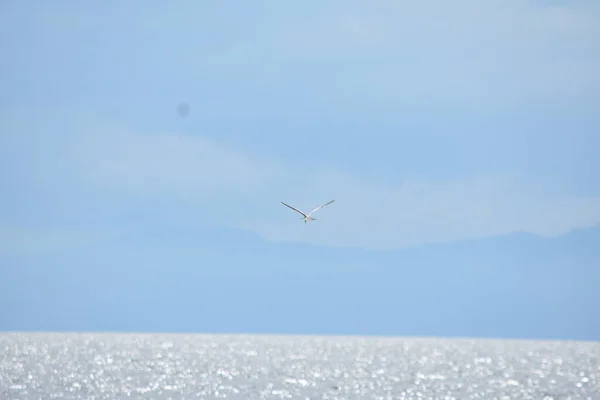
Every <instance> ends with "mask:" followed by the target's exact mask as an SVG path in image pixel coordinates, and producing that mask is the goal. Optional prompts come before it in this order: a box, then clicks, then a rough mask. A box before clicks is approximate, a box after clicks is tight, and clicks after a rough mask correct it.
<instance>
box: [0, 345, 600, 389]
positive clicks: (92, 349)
mask: <svg viewBox="0 0 600 400" xmlns="http://www.w3.org/2000/svg"><path fill="white" fill-rule="evenodd" d="M0 399H2V400H13V399H14V400H17V399H65V400H66V399H89V400H92V399H156V400H162V399H248V400H249V399H441V400H449V399H457V400H463V399H464V400H466V399H486V400H493V399H502V400H508V399H536V400H550V399H557V400H558V399H560V400H567V399H594V400H596V399H599V400H600V343H598V342H542V341H508V340H505V341H501V340H466V339H460V340H459V339H418V338H378V337H323V336H321V337H319V336H314V337H312V336H258V335H257V336H253V335H187V334H173V335H168V334H87V333H84V334H56V333H0Z"/></svg>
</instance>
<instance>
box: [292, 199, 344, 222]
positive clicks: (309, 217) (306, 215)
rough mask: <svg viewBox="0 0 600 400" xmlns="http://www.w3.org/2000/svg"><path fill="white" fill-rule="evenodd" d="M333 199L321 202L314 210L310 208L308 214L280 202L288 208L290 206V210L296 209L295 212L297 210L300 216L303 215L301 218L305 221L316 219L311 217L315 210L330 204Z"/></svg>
mask: <svg viewBox="0 0 600 400" xmlns="http://www.w3.org/2000/svg"><path fill="white" fill-rule="evenodd" d="M334 201H335V200H331V201H329V202H327V203H325V204H323V205H322V206H319V207H317V208H315V209H314V210H312V211H311V212H310V214H304V213H303V212H302V211H300V210H298V209H297V208H295V207H292V206H290V205H289V204H285V203H284V202H283V201H282V202H281V204H283V205H284V206H286V207H289V208H291V209H292V210H294V211H296V212H298V213H300V214H302V217H304V218H302V219H303V220H304V223H307V222H308V221H316V220H317V219H316V218H313V217H312V215H313V214H314V213H315V212H317V211H319V210H320V209H321V208H323V207H325V206H328V205H330V204H331V203H333V202H334Z"/></svg>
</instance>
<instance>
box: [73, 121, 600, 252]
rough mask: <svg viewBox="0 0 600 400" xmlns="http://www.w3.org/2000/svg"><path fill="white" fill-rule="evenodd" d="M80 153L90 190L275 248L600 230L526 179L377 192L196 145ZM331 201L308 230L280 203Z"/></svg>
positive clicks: (171, 141)
mask: <svg viewBox="0 0 600 400" xmlns="http://www.w3.org/2000/svg"><path fill="white" fill-rule="evenodd" d="M77 143H78V145H77V147H74V148H73V150H74V154H75V153H76V154H78V155H79V156H78V157H77V159H78V160H79V161H78V162H79V163H80V164H78V165H77V167H76V169H77V170H78V171H80V173H81V174H83V175H82V176H85V177H86V179H87V180H89V181H90V182H92V183H94V184H96V185H100V186H101V187H102V188H104V189H110V190H111V192H113V193H118V196H121V197H123V198H126V197H127V196H135V197H136V198H141V199H142V201H144V202H150V203H152V202H153V201H155V200H157V199H161V201H163V200H167V201H172V202H173V203H172V204H177V201H180V200H185V201H186V204H188V206H189V208H188V209H186V212H188V213H191V214H188V215H187V217H186V218H189V219H191V220H196V221H198V223H203V221H204V222H206V220H210V221H211V222H213V223H216V224H219V225H226V226H230V227H238V228H244V229H249V230H252V231H255V232H257V233H259V234H260V235H262V236H263V237H264V238H266V239H268V240H273V241H286V240H293V241H304V242H311V243H320V244H326V245H336V246H359V247H367V248H398V247H405V246H411V245H417V244H420V243H426V242H443V241H453V240H461V239H469V238H477V237H483V236H488V235H497V234H505V233H510V232H514V231H527V232H532V233H537V234H540V235H556V234H560V233H564V232H567V231H569V230H571V229H574V228H577V227H581V226H586V225H589V224H593V223H598V222H600V198H594V197H573V196H570V195H568V194H566V193H563V192H561V191H560V188H559V187H556V186H553V185H550V184H548V183H546V182H533V181H531V180H528V179H525V178H523V177H515V176H508V175H481V176H472V177H471V178H466V179H462V180H458V181H449V182H442V183H430V182H426V181H422V180H415V179H411V178H409V177H407V178H406V180H405V181H404V182H401V183H398V182H396V183H395V182H382V181H380V182H372V181H369V180H366V179H359V178H356V177H353V176H349V175H348V174H346V173H344V172H340V171H337V170H336V169H335V168H328V167H318V168H313V169H309V170H305V169H302V168H300V166H294V165H289V164H286V163H282V162H281V161H275V160H265V159H262V158H259V157H257V156H251V155H248V154H244V153H243V152H241V151H239V150H236V149H232V148H230V147H229V146H227V145H225V144H223V143H218V142H215V141H212V140H209V139H207V138H203V137H196V136H195V137H192V136H182V135H175V134H165V135H160V134H159V135H143V134H135V133H131V132H128V131H113V132H112V133H110V134H103V135H99V134H97V135H94V136H93V140H91V141H89V138H88V139H86V140H83V141H82V140H79V141H77ZM81 162H83V163H81ZM115 191H116V192H115ZM330 199H336V203H335V204H334V205H333V206H331V207H328V208H327V209H325V210H323V211H321V212H320V213H319V215H316V217H317V218H318V221H317V222H315V223H312V224H310V225H307V226H305V225H304V223H302V221H301V220H300V219H299V216H298V215H295V214H294V213H293V212H291V211H290V210H289V209H287V208H285V207H283V206H282V205H281V204H280V203H279V201H286V202H289V203H292V204H294V205H296V206H298V207H300V208H301V209H307V210H308V209H312V207H315V206H317V205H319V204H321V203H323V202H325V201H327V200H330Z"/></svg>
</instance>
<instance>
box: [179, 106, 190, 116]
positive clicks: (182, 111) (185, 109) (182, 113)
mask: <svg viewBox="0 0 600 400" xmlns="http://www.w3.org/2000/svg"><path fill="white" fill-rule="evenodd" d="M189 113H190V106H188V104H187V103H180V104H179V105H178V106H177V114H179V116H180V117H187V116H188V114H189Z"/></svg>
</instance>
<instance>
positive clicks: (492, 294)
mask: <svg viewBox="0 0 600 400" xmlns="http://www.w3.org/2000/svg"><path fill="white" fill-rule="evenodd" d="M142 234H143V235H142ZM599 238H600V226H596V227H593V228H588V229H582V230H578V231H575V232H572V233H569V234H567V235H563V236H560V237H557V238H549V239H547V238H541V237H537V236H535V235H529V234H521V233H518V234H514V235H506V236H501V237H492V238H486V239H481V240H473V241H466V242H457V243H446V244H432V245H426V246H421V247H416V248H412V249H407V250H401V251H385V252H376V251H367V250H362V249H343V248H329V247H319V246H313V245H305V244H298V243H269V242H265V241H263V240H261V239H260V238H259V237H258V236H257V235H255V234H253V233H250V232H244V231H236V230H199V229H194V228H192V227H187V228H183V229H180V230H178V229H177V228H176V226H172V225H171V226H169V225H168V224H165V225H162V226H160V229H159V228H157V229H155V230H154V231H148V230H144V231H143V232H140V231H138V230H137V229H136V228H135V226H134V225H133V226H132V228H131V229H129V230H124V231H122V232H121V233H120V234H119V235H117V236H114V237H110V238H107V239H103V240H100V241H96V242H91V243H88V244H87V245H84V246H81V247H79V248H76V249H70V250H66V251H61V252H57V253H55V254H51V255H46V256H39V255H38V256H31V257H21V258H14V257H13V258H12V259H8V258H5V259H4V261H3V264H4V267H3V268H2V269H0V281H1V282H2V283H0V288H1V289H2V292H1V293H0V299H2V300H3V301H2V303H3V304H4V307H3V311H2V315H1V318H0V329H4V330H6V329H9V330H115V331H120V330H127V331H178V330H184V331H201V332H266V333H268V332H273V333H279V332H281V333H317V334H318V333H325V334H327V333H340V334H344V333H365V334H369V333H376V334H377V333H379V334H397V335H439V334H443V335H459V336H507V337H539V338H576V339H590V338H594V339H596V340H600V322H595V321H594V319H595V318H594V317H593V313H594V310H595V309H596V307H597V304H600V293H599V291H598V290H597V287H598V283H599V282H600V272H599V269H598V266H599V265H600V263H599V262H598V261H600V245H599V244H600V240H598V239H599ZM248 264H253V265H255V266H253V268H252V269H249V268H247V267H246V266H247V265H248ZM266 277H268V281H267V280H266ZM557 278H558V279H557ZM92 281H93V282H94V285H90V282H92ZM448 282H460V283H459V284H454V285H451V284H449V283H448ZM553 282H560V285H557V284H556V283H553ZM92 287H95V288H101V289H96V290H93V289H90V288H92ZM231 291H236V292H237V293H238V294H239V293H241V294H242V295H243V296H242V297H244V298H245V299H247V301H244V302H243V304H239V302H234V301H232V300H230V297H229V296H228V293H230V292H231ZM374 309H377V310H378V311H379V312H377V313H373V312H372V310H374ZM490 310H491V311H490ZM381 315H387V317H386V318H382V317H381ZM515 327H516V328H515ZM582 332H583V334H582Z"/></svg>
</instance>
